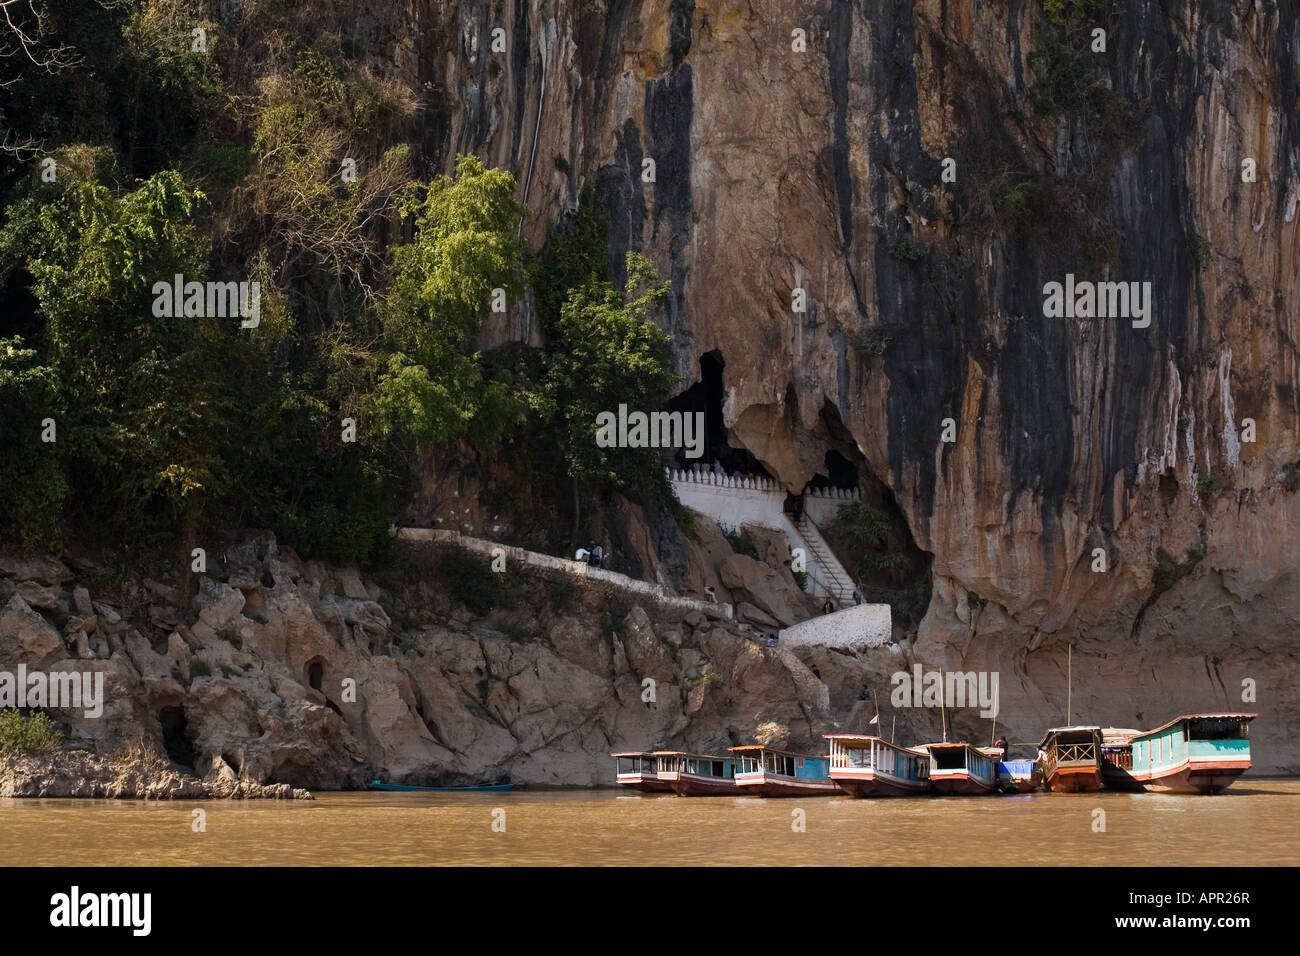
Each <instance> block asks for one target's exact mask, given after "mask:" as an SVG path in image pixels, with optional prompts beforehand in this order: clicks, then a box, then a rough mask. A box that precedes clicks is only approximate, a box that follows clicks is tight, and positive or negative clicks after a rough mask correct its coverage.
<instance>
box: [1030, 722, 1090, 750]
mask: <svg viewBox="0 0 1300 956" xmlns="http://www.w3.org/2000/svg"><path fill="white" fill-rule="evenodd" d="M1100 736H1101V728H1100V727H1088V726H1079V727H1052V728H1050V729H1049V730H1048V731H1047V732H1046V733H1045V734H1043V742H1042V743H1041V744H1039V745H1038V746H1039V747H1040V748H1041V749H1046V748H1047V745H1048V744H1049V743H1051V742H1052V740H1053V738H1055V739H1056V740H1058V741H1060V742H1061V743H1063V744H1085V743H1090V742H1091V741H1092V740H1093V739H1095V738H1097V737H1100Z"/></svg>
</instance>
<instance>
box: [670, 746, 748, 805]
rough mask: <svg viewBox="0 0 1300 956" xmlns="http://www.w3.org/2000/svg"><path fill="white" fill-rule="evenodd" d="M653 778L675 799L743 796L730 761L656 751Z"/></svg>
mask: <svg viewBox="0 0 1300 956" xmlns="http://www.w3.org/2000/svg"><path fill="white" fill-rule="evenodd" d="M654 756H655V758H656V760H657V767H656V770H655V776H656V778H657V779H658V780H661V781H663V782H664V783H666V784H668V786H669V787H670V788H671V789H672V791H673V793H675V794H677V795H678V796H679V797H725V796H736V795H739V794H741V793H743V792H744V791H743V789H742V788H741V787H740V785H739V784H737V783H736V763H737V761H736V760H734V759H732V758H730V757H714V756H710V755H708V754H688V753H682V752H681V751H679V750H656V751H655V753H654Z"/></svg>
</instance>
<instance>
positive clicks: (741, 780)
mask: <svg viewBox="0 0 1300 956" xmlns="http://www.w3.org/2000/svg"><path fill="white" fill-rule="evenodd" d="M731 752H732V753H734V754H736V756H737V757H738V758H739V760H738V765H737V767H736V783H737V784H739V785H740V786H741V787H742V788H744V790H745V792H746V793H756V794H758V795H759V796H761V797H833V796H835V795H836V794H837V793H839V792H840V788H839V787H838V786H836V785H835V781H834V780H832V779H831V778H830V777H829V776H828V771H829V770H830V758H828V757H809V756H805V755H804V754H792V753H787V752H786V751H784V750H773V749H772V748H771V747H764V746H762V745H761V744H749V745H746V746H744V747H732V748H731Z"/></svg>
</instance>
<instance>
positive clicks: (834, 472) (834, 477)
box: [808, 448, 859, 491]
mask: <svg viewBox="0 0 1300 956" xmlns="http://www.w3.org/2000/svg"><path fill="white" fill-rule="evenodd" d="M824 467H825V469H826V471H825V474H822V473H821V472H818V473H817V474H815V475H813V476H812V478H811V479H809V481H808V488H809V490H811V491H823V490H825V489H827V488H843V489H845V490H852V489H854V488H857V487H858V484H859V478H858V466H857V465H855V464H853V462H851V461H849V460H848V459H847V458H845V457H844V456H843V455H841V454H840V453H839V452H838V451H836V450H835V449H834V448H831V449H828V450H827V452H826V458H825V464H824Z"/></svg>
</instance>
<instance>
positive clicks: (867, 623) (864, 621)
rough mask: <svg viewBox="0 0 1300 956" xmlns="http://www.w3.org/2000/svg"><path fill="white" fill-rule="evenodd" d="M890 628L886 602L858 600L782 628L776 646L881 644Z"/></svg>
mask: <svg viewBox="0 0 1300 956" xmlns="http://www.w3.org/2000/svg"><path fill="white" fill-rule="evenodd" d="M892 630H893V620H892V618H891V616H890V613H889V605H888V604H858V605H855V606H853V607H850V608H845V609H844V610H843V611H836V612H835V613H834V614H823V615H822V616H821V617H814V618H812V619H811V620H808V621H803V622H802V623H799V624H796V625H794V626H793V627H787V628H785V629H784V630H782V631H781V632H780V644H779V646H781V647H794V646H796V645H800V644H821V645H824V646H826V647H881V646H882V645H885V644H888V643H889V639H890V635H891V633H892Z"/></svg>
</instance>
